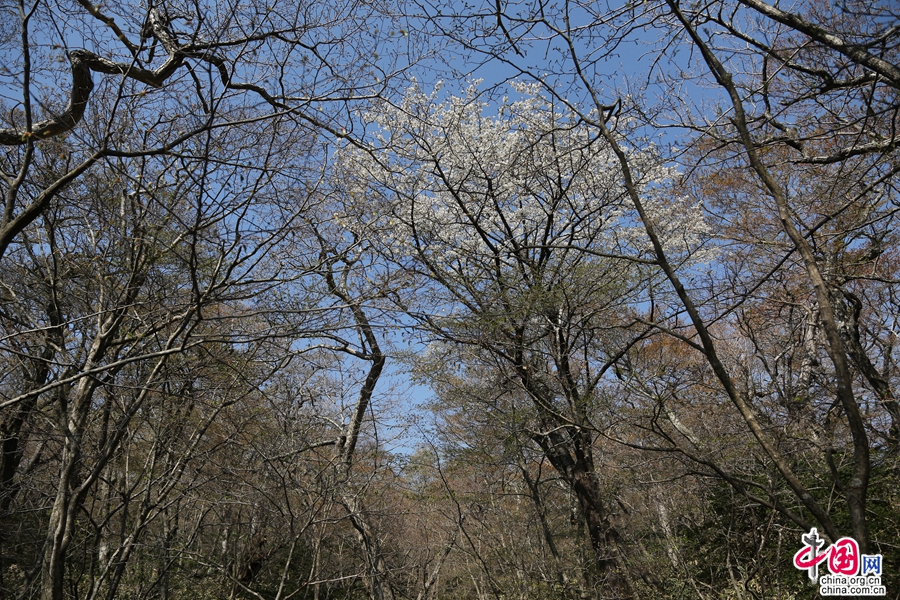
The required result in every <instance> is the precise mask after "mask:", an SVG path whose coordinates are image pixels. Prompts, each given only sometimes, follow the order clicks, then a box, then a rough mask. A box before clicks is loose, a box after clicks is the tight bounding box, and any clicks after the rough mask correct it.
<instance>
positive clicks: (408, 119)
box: [340, 84, 704, 595]
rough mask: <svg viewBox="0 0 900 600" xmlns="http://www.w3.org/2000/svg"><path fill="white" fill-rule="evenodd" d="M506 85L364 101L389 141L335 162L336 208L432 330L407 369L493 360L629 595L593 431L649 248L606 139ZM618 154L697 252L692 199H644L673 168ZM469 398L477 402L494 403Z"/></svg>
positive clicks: (671, 245)
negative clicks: (404, 281) (487, 96)
mask: <svg viewBox="0 0 900 600" xmlns="http://www.w3.org/2000/svg"><path fill="white" fill-rule="evenodd" d="M510 93H511V95H512V96H513V99H510V98H509V97H504V98H503V100H502V101H501V102H499V103H498V105H497V109H496V110H497V113H496V116H493V117H492V116H488V115H487V114H486V112H487V110H488V104H487V103H486V102H485V101H483V100H480V99H479V98H478V97H477V93H476V89H475V87H474V86H472V87H470V88H469V89H468V90H467V93H466V95H465V96H462V97H449V98H447V99H445V100H444V101H443V102H439V101H438V94H439V88H438V89H435V91H434V92H432V93H431V94H425V93H423V92H422V91H421V90H420V89H418V88H417V87H413V88H411V89H410V91H409V93H408V95H407V97H406V99H405V100H404V102H403V103H402V104H401V105H400V106H398V107H391V106H388V105H383V106H381V107H380V109H379V110H377V111H373V112H371V113H369V114H368V115H367V117H368V118H369V119H371V121H372V122H373V125H374V127H375V128H376V129H375V136H376V137H377V139H378V143H379V144H380V145H384V146H385V147H387V148H389V153H388V154H387V155H386V156H385V157H384V158H383V160H381V161H378V162H375V161H373V160H371V158H370V157H369V155H367V154H363V153H361V152H353V151H348V152H346V153H345V154H344V155H343V156H342V157H341V160H342V166H341V167H340V168H341V173H342V180H343V181H345V182H346V183H345V186H346V187H345V196H346V197H347V198H349V199H350V205H349V206H348V208H347V209H346V213H345V214H344V215H342V218H344V219H346V220H347V222H348V223H360V224H364V225H365V227H367V228H369V229H371V230H374V231H377V232H378V233H379V234H380V236H381V239H380V240H379V242H378V243H379V244H380V247H381V248H382V250H381V251H382V252H383V253H384V254H385V255H386V256H387V257H389V258H390V260H391V261H392V262H393V263H394V265H395V267H394V268H395V269H397V270H398V271H399V273H401V275H399V276H400V277H405V278H408V279H410V280H411V281H412V282H413V283H414V285H415V286H416V293H415V294H414V295H410V294H409V293H406V294H403V293H400V294H398V295H397V297H396V301H397V302H398V303H399V304H400V305H401V306H402V307H403V309H404V310H405V311H406V312H407V314H408V315H410V316H411V317H412V318H413V319H415V321H416V323H417V324H418V326H419V327H420V328H421V331H422V332H423V335H425V336H426V337H427V338H430V339H432V340H433V343H432V344H431V346H430V350H429V352H428V354H426V356H425V357H424V358H423V359H422V361H420V363H419V368H421V369H423V372H428V371H429V370H437V371H444V370H447V369H448V368H449V369H451V370H454V369H453V367H452V366H449V367H448V366H447V365H448V363H449V364H450V365H452V363H453V362H456V361H464V363H465V365H469V366H470V368H472V369H474V370H476V371H478V370H480V369H489V372H490V373H492V375H491V377H493V378H494V379H493V382H492V386H493V387H492V388H491V389H492V390H493V392H492V393H493V394H496V397H497V398H498V399H499V398H501V397H503V398H508V399H511V401H512V402H513V404H514V405H515V406H516V407H517V408H516V409H515V410H513V411H512V412H511V413H508V414H506V416H505V418H507V419H510V420H513V421H515V422H516V423H517V424H518V427H520V428H521V429H522V431H523V432H524V433H525V437H527V438H528V439H530V441H531V442H532V443H534V444H536V445H537V446H538V447H539V448H540V449H541V451H542V452H543V453H544V455H545V456H546V458H547V460H549V461H550V463H551V464H552V465H553V467H554V468H555V469H556V471H557V472H558V473H559V475H560V476H561V477H562V478H563V479H564V481H565V482H566V485H567V486H568V488H569V489H570V491H571V492H572V494H573V495H574V496H575V497H576V498H577V500H578V505H579V510H580V514H581V518H583V519H584V522H585V524H586V526H587V530H588V532H589V537H590V541H591V546H592V548H593V552H594V560H595V565H596V568H597V571H596V573H595V575H598V574H599V576H600V577H601V578H609V581H610V582H612V584H613V586H614V587H615V588H616V589H619V590H620V592H621V593H622V594H626V595H629V594H631V593H632V592H631V591H629V589H630V586H631V584H630V582H629V576H628V568H627V564H626V561H625V558H624V554H623V552H622V550H621V544H622V543H623V539H622V538H621V536H620V535H619V533H618V532H617V530H616V528H615V527H614V526H613V525H612V523H611V521H610V509H609V503H610V502H612V499H611V498H609V497H607V495H606V494H605V492H604V489H603V482H602V481H601V479H600V478H599V476H598V472H597V469H596V465H595V458H594V437H595V436H596V435H597V432H598V431H599V430H600V428H602V427H604V418H605V417H604V414H608V412H606V411H608V410H610V409H612V408H613V406H612V404H613V403H614V402H613V401H611V400H610V399H607V398H604V397H603V396H602V394H601V393H600V388H601V384H602V382H603V381H604V378H605V376H606V375H607V374H608V373H609V369H610V367H611V366H612V365H613V364H614V363H615V362H616V361H617V360H618V359H619V358H620V357H621V356H622V355H623V354H624V353H626V352H627V351H628V348H629V347H631V345H633V344H634V343H635V342H636V341H637V340H639V339H641V338H642V337H643V336H646V335H648V333H649V330H648V329H647V328H646V327H645V326H643V324H642V319H641V317H640V316H639V315H638V314H637V313H638V311H637V310H636V309H635V308H634V307H633V306H631V304H632V303H634V302H636V301H638V299H639V298H642V297H643V294H644V293H645V292H646V290H647V288H648V286H650V285H651V282H650V281H649V280H648V279H647V278H646V267H647V266H649V265H650V264H652V260H650V259H649V258H648V256H649V254H648V252H649V251H650V246H649V243H648V238H647V236H646V234H645V233H644V232H643V230H642V229H640V228H638V227H636V226H635V223H636V222H635V221H634V220H633V219H634V214H633V204H632V203H631V202H630V200H629V198H628V197H627V195H626V194H625V190H624V189H623V188H622V187H621V186H619V185H617V183H616V169H615V167H614V165H615V163H614V159H615V157H614V155H613V154H612V153H611V152H610V149H609V147H608V145H607V144H606V143H604V142H603V141H602V140H601V139H599V138H598V137H597V136H596V134H595V133H593V132H592V130H591V128H589V127H586V126H585V125H584V123H583V122H582V121H581V120H580V119H579V118H578V117H577V116H576V115H575V114H574V113H573V112H572V111H571V110H569V109H567V108H565V107H560V106H557V105H554V104H553V103H552V102H550V101H549V100H548V99H547V98H546V97H544V96H541V95H540V93H539V88H538V87H537V86H534V85H523V84H514V85H513V86H512V89H511V90H510ZM629 158H630V160H631V161H633V163H634V164H636V165H641V169H642V172H641V181H640V184H639V185H640V186H641V188H642V189H643V190H645V192H646V194H647V196H648V197H649V198H650V200H649V203H651V204H652V205H653V206H654V209H653V210H655V211H658V212H659V215H660V217H661V216H662V212H666V213H667V215H666V221H667V222H668V223H669V224H670V225H671V226H672V228H671V230H669V231H670V233H671V235H667V236H666V237H665V240H666V245H667V249H668V250H669V251H670V252H672V253H673V254H677V255H679V256H682V257H683V259H684V260H685V261H691V260H700V257H698V256H696V255H695V253H694V251H695V250H696V246H697V244H698V242H699V241H700V240H701V239H702V237H703V233H704V226H703V220H702V218H701V217H700V215H699V214H698V212H697V211H696V209H695V208H694V207H692V206H690V204H689V203H686V202H685V203H676V205H675V206H674V207H673V206H671V205H669V206H666V205H664V204H662V203H661V202H660V203H656V201H658V200H661V198H662V196H661V194H660V191H661V190H662V186H663V185H664V183H665V180H666V179H667V178H668V177H669V176H670V174H671V173H670V172H668V171H667V170H665V169H662V168H660V167H659V166H658V165H657V162H656V157H655V155H654V153H653V152H652V149H651V150H647V151H642V152H633V153H630V155H629ZM466 369H467V367H466V366H460V367H458V369H457V370H456V377H458V378H462V379H465V377H466V375H465V373H466ZM483 401H484V402H485V403H486V404H485V405H482V410H489V408H488V407H490V406H494V407H496V402H497V400H491V399H490V398H484V399H483ZM499 414H500V412H498V416H499Z"/></svg>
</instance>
